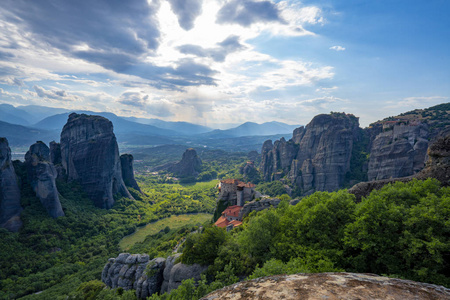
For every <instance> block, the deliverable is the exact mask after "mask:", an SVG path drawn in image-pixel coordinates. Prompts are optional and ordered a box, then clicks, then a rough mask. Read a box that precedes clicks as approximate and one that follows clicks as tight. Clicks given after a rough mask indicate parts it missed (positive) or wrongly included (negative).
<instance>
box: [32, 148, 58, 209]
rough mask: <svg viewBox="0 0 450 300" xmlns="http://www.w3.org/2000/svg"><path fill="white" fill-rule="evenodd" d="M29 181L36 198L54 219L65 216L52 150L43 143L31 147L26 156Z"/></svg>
mask: <svg viewBox="0 0 450 300" xmlns="http://www.w3.org/2000/svg"><path fill="white" fill-rule="evenodd" d="M25 165H26V168H27V173H28V181H29V182H30V185H31V187H32V188H33V190H34V192H35V193H36V196H37V197H38V198H39V200H40V201H41V203H42V205H43V206H44V208H45V209H46V210H47V212H48V214H49V215H50V216H51V217H52V218H57V217H61V216H64V212H63V210H62V207H61V202H60V201H59V196H58V189H57V188H56V183H55V179H56V177H57V176H58V173H57V172H56V169H55V166H54V165H53V164H52V163H51V162H50V149H49V148H48V147H47V145H46V144H44V143H43V142H40V141H39V142H36V143H35V144H33V145H31V146H30V149H29V150H28V152H27V153H26V154H25Z"/></svg>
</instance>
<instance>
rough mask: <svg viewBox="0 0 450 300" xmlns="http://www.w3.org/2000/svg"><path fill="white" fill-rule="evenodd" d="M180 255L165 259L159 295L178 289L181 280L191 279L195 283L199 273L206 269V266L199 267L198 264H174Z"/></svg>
mask: <svg viewBox="0 0 450 300" xmlns="http://www.w3.org/2000/svg"><path fill="white" fill-rule="evenodd" d="M180 255H181V253H177V254H175V255H173V256H169V257H168V258H167V263H166V268H165V269H164V282H163V284H162V286H161V294H164V293H166V292H167V293H170V291H171V290H173V289H176V288H178V287H179V286H180V285H181V282H182V281H183V280H186V279H190V278H193V279H194V280H195V281H199V280H200V275H201V273H202V272H204V271H205V270H206V269H207V268H208V267H207V266H200V265H199V264H193V265H185V264H182V263H177V264H175V261H176V259H177V258H178V257H179V256H180Z"/></svg>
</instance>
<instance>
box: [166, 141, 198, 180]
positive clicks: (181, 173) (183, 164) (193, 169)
mask: <svg viewBox="0 0 450 300" xmlns="http://www.w3.org/2000/svg"><path fill="white" fill-rule="evenodd" d="M201 169H202V161H201V159H200V158H199V157H198V155H197V152H196V151H195V150H194V149H193V148H189V149H186V151H185V152H184V153H183V157H182V158H181V161H180V162H178V163H176V164H174V165H173V166H171V167H170V168H169V170H168V171H169V172H171V173H173V174H175V175H176V176H178V177H191V176H194V177H196V176H197V175H198V174H199V173H200V171H201Z"/></svg>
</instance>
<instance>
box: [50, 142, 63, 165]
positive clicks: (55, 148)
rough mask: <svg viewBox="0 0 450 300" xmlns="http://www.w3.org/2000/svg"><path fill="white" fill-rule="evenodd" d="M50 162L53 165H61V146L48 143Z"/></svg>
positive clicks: (55, 143)
mask: <svg viewBox="0 0 450 300" xmlns="http://www.w3.org/2000/svg"><path fill="white" fill-rule="evenodd" d="M50 162H51V163H52V164H54V165H59V164H61V144H60V143H57V142H55V141H52V142H50Z"/></svg>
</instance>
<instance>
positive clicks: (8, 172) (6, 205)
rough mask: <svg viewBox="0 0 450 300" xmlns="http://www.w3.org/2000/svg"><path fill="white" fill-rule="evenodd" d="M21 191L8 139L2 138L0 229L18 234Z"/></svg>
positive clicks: (0, 144)
mask: <svg viewBox="0 0 450 300" xmlns="http://www.w3.org/2000/svg"><path fill="white" fill-rule="evenodd" d="M21 212H22V207H21V206H20V190H19V185H18V183H17V176H16V172H15V170H14V166H13V164H12V162H11V149H10V148H9V145H8V140H7V139H6V138H0V227H3V228H6V229H8V230H9V231H12V232H17V231H19V229H20V227H22V221H21V220H20V213H21Z"/></svg>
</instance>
